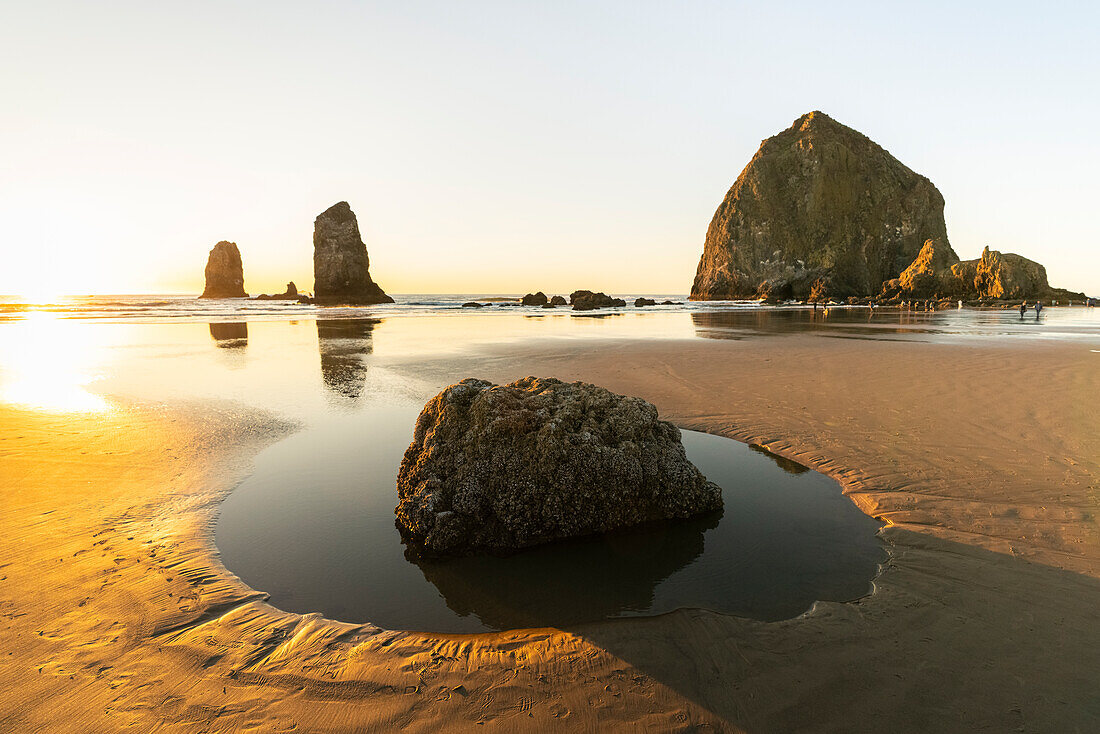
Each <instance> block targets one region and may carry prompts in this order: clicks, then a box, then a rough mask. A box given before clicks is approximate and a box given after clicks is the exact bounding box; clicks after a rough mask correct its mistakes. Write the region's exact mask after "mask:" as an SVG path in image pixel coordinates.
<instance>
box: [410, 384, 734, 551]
mask: <svg viewBox="0 0 1100 734" xmlns="http://www.w3.org/2000/svg"><path fill="white" fill-rule="evenodd" d="M397 496H398V505H397V508H396V509H395V513H396V515H397V526H398V528H399V529H400V531H401V534H402V535H403V536H404V537H405V539H406V541H408V542H409V543H410V548H412V549H415V550H417V551H419V552H421V553H423V554H426V555H461V554H469V553H477V552H509V551H514V550H517V549H519V548H525V547H528V546H532V545H537V544H539V543H546V542H549V541H553V540H558V539H562V538H571V537H576V536H581V535H590V534H593V533H603V532H607V531H609V530H614V529H616V528H622V527H628V526H631V525H637V524H638V523H643V522H647V521H651V520H663V519H672V518H686V517H691V516H694V515H699V514H702V513H706V512H712V511H714V510H717V509H719V508H721V507H722V491H721V489H720V488H719V487H718V486H717V485H716V484H714V483H713V482H708V481H707V479H706V477H704V476H703V475H702V473H700V472H699V470H698V469H697V468H695V465H694V464H692V463H691V462H690V461H688V459H687V455H686V454H685V453H684V447H683V444H682V443H681V442H680V431H679V430H678V429H677V428H676V427H675V426H673V425H672V424H671V423H668V422H666V421H662V420H659V419H658V417H657V409H656V408H655V407H653V405H651V404H650V403H647V402H646V401H644V400H642V399H640V398H630V397H623V396H622V395H616V394H615V393H612V392H610V391H608V390H605V389H603V388H601V387H597V386H595V385H589V384H586V383H583V382H574V383H571V384H570V383H565V382H561V381H560V380H555V379H542V378H537V377H525V378H523V379H522V380H517V381H516V382H513V383H511V384H510V385H494V384H492V383H490V382H486V381H484V380H475V379H466V380H463V381H462V382H460V383H458V384H457V385H452V386H451V387H448V388H447V389H446V390H444V391H443V392H441V393H440V394H439V395H436V396H435V397H434V398H432V400H431V401H429V402H428V404H427V405H426V406H425V407H424V410H423V412H421V414H420V417H419V418H418V419H417V421H416V429H415V432H414V434H413V442H412V445H410V446H409V448H408V450H407V451H406V452H405V458H404V459H403V460H402V461H401V468H400V470H399V473H398V475H397Z"/></svg>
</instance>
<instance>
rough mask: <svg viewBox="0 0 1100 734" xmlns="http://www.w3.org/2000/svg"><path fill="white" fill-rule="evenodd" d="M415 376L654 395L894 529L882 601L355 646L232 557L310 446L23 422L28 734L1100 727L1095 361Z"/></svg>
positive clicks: (0, 686)
mask: <svg viewBox="0 0 1100 734" xmlns="http://www.w3.org/2000/svg"><path fill="white" fill-rule="evenodd" d="M1092 347H1093V348H1096V345H1095V344H1093V345H1092ZM393 368H394V369H398V370H400V369H402V367H401V366H400V365H393ZM404 369H407V370H408V371H410V373H411V372H414V371H415V372H416V373H417V374H419V375H420V376H421V377H423V376H425V375H427V376H429V379H432V380H436V381H439V382H447V381H453V380H455V379H458V378H460V377H465V376H468V375H478V376H482V377H486V378H489V379H494V380H497V381H503V380H511V379H515V378H516V377H520V376H523V375H526V374H539V375H553V376H557V377H560V378H563V379H584V380H586V381H591V382H595V383H598V384H601V385H604V386H606V387H608V388H610V389H612V390H615V391H618V392H623V393H627V394H634V395H639V396H642V397H644V398H646V399H648V400H651V401H653V402H654V403H655V404H656V405H657V406H658V408H659V409H660V410H661V412H662V415H663V416H664V417H666V418H669V419H671V420H673V421H675V422H676V423H678V424H679V425H681V426H683V427H685V428H693V429H698V430H705V431H709V432H713V433H718V434H722V435H726V436H729V437H733V438H738V439H741V440H745V441H753V442H757V443H761V444H764V445H766V446H767V447H768V448H769V449H771V450H772V451H774V452H776V453H778V454H780V455H783V456H786V457H788V458H791V459H794V460H797V461H799V462H802V463H804V464H807V465H809V466H812V467H814V468H816V469H818V470H820V471H823V472H825V473H827V474H829V475H831V476H833V477H835V478H836V479H838V480H839V481H840V482H841V484H842V485H843V487H844V489H845V492H846V493H847V494H848V495H849V496H850V497H851V498H852V499H853V501H854V502H856V503H857V505H858V506H859V507H860V508H861V509H863V510H864V511H865V512H867V513H868V514H871V515H874V516H876V517H880V518H881V519H883V520H884V521H886V522H887V523H888V524H889V525H888V527H887V528H885V529H884V531H883V538H884V541H885V543H886V547H887V550H888V552H889V555H890V560H889V561H888V562H887V564H886V566H885V568H884V569H883V571H882V573H881V575H880V576H879V577H878V579H877V580H876V590H875V592H874V593H873V594H872V595H871V596H869V597H866V598H864V599H862V600H860V601H858V602H852V603H846V604H835V603H830V604H818V605H817V606H816V607H815V608H814V609H813V610H811V611H810V612H809V613H807V614H805V615H803V616H802V617H799V618H797V619H793V620H788V621H785V622H778V623H762V622H754V621H749V620H744V619H738V618H734V617H728V616H724V615H720V614H715V613H712V612H707V611H702V610H684V611H679V612H674V613H672V614H668V615H664V616H661V617H655V618H649V619H633V620H621V621H613V622H606V623H599V624H592V625H585V626H581V627H577V628H570V629H568V630H523V631H515V632H508V633H499V634H486V635H477V636H429V635H421V634H413V633H405V632H390V631H384V630H380V629H377V628H374V627H370V626H353V625H345V624H338V623H334V622H330V621H326V620H324V619H321V618H319V617H316V616H309V615H306V616H302V615H293V614H286V613H283V612H280V611H278V610H276V609H274V608H272V607H270V606H269V605H267V604H265V603H264V602H263V600H262V597H261V595H259V594H258V593H257V592H255V591H253V590H251V589H249V588H248V587H246V586H245V585H243V584H242V583H241V582H240V581H239V580H237V579H236V578H235V577H234V576H233V575H232V574H230V573H229V572H228V571H226V570H225V569H224V568H223V567H222V566H221V564H220V562H219V561H218V559H217V556H216V549H215V548H214V546H213V541H212V520H213V517H214V513H215V512H216V510H217V505H218V502H219V501H220V500H221V499H222V498H223V497H224V496H225V494H226V493H227V492H228V491H230V490H231V489H232V487H233V486H234V485H235V483H236V482H238V481H239V480H240V479H241V478H242V477H243V476H245V475H246V473H247V471H248V467H249V461H250V459H251V457H253V456H255V454H256V452H257V451H258V450H259V449H260V448H261V447H262V446H265V445H268V444H270V443H271V442H273V441H275V440H278V439H279V438H280V437H283V436H285V435H287V434H288V433H289V432H290V431H292V430H294V426H292V425H289V424H287V423H285V422H283V421H280V420H279V419H277V418H275V417H273V416H271V415H267V414H263V413H254V414H250V415H242V414H241V413H239V412H234V411H229V410H226V411H221V410H218V408H217V406H216V405H209V404H202V405H190V404H175V405H169V406H154V405H141V404H136V405H133V406H130V407H128V409H126V410H123V411H117V412H112V413H107V414H100V415H94V416H88V417H79V416H72V415H69V416H64V415H62V416H59V415H51V414H48V413H36V412H30V411H25V410H19V409H15V408H9V407H4V408H2V409H0V488H2V491H3V503H4V508H3V513H2V515H3V518H4V527H3V530H4V532H3V534H2V535H0V660H2V663H0V730H13V731H34V730H38V729H42V730H50V731H113V730H118V729H122V728H124V727H133V728H135V729H136V730H149V729H152V728H154V727H156V726H158V725H161V726H165V727H167V728H171V729H176V730H183V731H234V730H249V729H252V730H256V731H289V730H295V731H313V730H326V731H351V730H385V729H396V728H403V729H405V730H408V731H438V730H441V729H443V728H450V729H457V730H462V729H473V728H476V727H477V725H478V724H482V723H484V724H488V725H490V726H492V727H496V728H499V729H504V730H514V731H523V730H534V729H551V728H553V729H554V730H575V731H591V730H595V729H597V728H603V729H612V730H614V729H632V728H633V729H645V730H657V731H665V730H691V729H708V728H710V729H714V730H722V731H748V732H771V731H790V730H813V731H860V730H862V731H885V730H892V731H926V730H938V731H973V730H983V729H984V730H990V731H1095V730H1096V729H1097V728H1100V695H1098V694H1097V686H1096V681H1097V674H1098V666H1100V663H1098V661H1100V611H1098V610H1100V528H1098V526H1097V519H1096V517H1097V514H1098V513H1100V463H1098V462H1100V415H1098V411H1097V409H1096V395H1100V354H1097V353H1093V352H1091V351H1090V348H1089V346H1088V345H1082V344H1075V343H1066V342H1056V343H1055V342H1050V343H1047V342H1039V341H1036V342H1030V343H1024V344H1021V343H1013V344H1012V345H1004V344H1001V345H994V346H975V345H968V344H951V345H947V344H930V343H916V342H907V341H896V342H879V341H857V340H847V339H821V338H814V337H809V336H788V337H784V338H782V339H759V340H753V341H732V340H726V341H722V340H705V339H700V340H690V341H689V340H685V341H677V340H664V341H660V342H647V341H643V340H633V339H631V340H625V339H624V340H616V341H600V340H594V339H589V340H556V341H552V342H546V343H543V344H541V345H537V346H527V347H523V348H522V349H517V348H514V347H513V348H506V347H503V346H500V347H492V348H485V349H483V350H481V351H480V352H479V353H477V354H468V355H459V356H452V357H448V358H446V359H439V360H437V361H434V362H431V363H429V364H426V365H425V364H423V363H416V364H415V365H414V364H412V363H410V364H408V365H406V366H405V367H404Z"/></svg>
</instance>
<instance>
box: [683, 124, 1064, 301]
mask: <svg viewBox="0 0 1100 734" xmlns="http://www.w3.org/2000/svg"><path fill="white" fill-rule="evenodd" d="M943 206H944V201H943V196H942V195H941V194H940V192H939V190H937V189H936V187H935V186H934V185H933V184H932V182H931V181H929V180H928V179H927V178H925V177H924V176H921V175H920V174H918V173H915V172H914V171H912V170H910V169H909V168H908V167H906V166H905V165H904V164H903V163H901V162H900V161H898V159H896V158H895V157H894V156H892V155H890V153H889V152H887V151H886V150H885V149H883V148H882V147H881V146H879V145H878V144H876V143H875V142H874V141H872V140H871V139H870V138H868V137H867V136H865V135H863V134H862V133H860V132H857V131H856V130H853V129H852V128H849V127H846V126H845V125H842V124H840V123H839V122H837V121H836V120H833V119H832V118H831V117H829V116H828V115H825V114H823V113H821V112H809V113H807V114H805V115H803V116H802V117H800V118H798V119H797V120H795V122H794V124H793V125H791V127H790V128H788V129H787V130H784V131H783V132H781V133H779V134H778V135H775V136H773V137H771V138H768V139H767V140H765V141H764V142H763V143H761V145H760V148H759V150H757V152H756V155H754V156H753V158H752V160H751V161H749V164H748V165H747V166H745V169H744V170H743V171H742V172H741V175H740V176H738V178H737V181H736V182H735V183H734V184H733V187H732V188H731V189H730V190H729V192H728V193H727V194H726V198H725V199H724V200H723V201H722V204H721V205H720V206H719V207H718V210H717V211H716V212H715V214H714V218H713V219H712V220H711V223H710V227H709V228H708V230H707V236H706V241H705V243H704V245H703V255H702V257H701V258H700V260H699V267H698V270H697V272H696V275H695V281H694V283H693V284H692V288H691V299H692V300H695V301H713V300H730V299H764V300H768V301H779V300H787V299H797V300H812V301H824V300H828V299H847V298H856V299H874V300H881V301H901V300H906V299H915V298H920V299H943V298H951V299H960V300H967V301H995V300H1005V299H1022V298H1047V299H1053V298H1066V299H1084V295H1083V294H1080V293H1073V292H1070V291H1066V290H1062V289H1055V288H1051V286H1050V284H1049V283H1048V282H1047V275H1046V269H1045V268H1044V267H1043V266H1042V265H1040V264H1039V263H1036V262H1033V261H1031V260H1028V259H1027V258H1024V257H1021V256H1020V255H1014V254H1010V253H1000V252H997V251H995V250H990V249H988V248H986V250H985V252H984V253H983V254H982V256H981V258H979V259H977V260H967V261H963V260H960V259H959V256H958V255H957V254H955V251H954V250H953V249H952V248H951V243H950V242H949V240H948V238H947V226H946V224H945V223H944V218H943Z"/></svg>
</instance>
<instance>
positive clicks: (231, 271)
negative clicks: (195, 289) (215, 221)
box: [199, 240, 248, 298]
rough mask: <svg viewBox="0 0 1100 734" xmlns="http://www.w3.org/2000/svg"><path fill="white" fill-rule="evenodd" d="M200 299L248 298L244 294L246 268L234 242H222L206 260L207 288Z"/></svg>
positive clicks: (215, 246)
mask: <svg viewBox="0 0 1100 734" xmlns="http://www.w3.org/2000/svg"><path fill="white" fill-rule="evenodd" d="M199 298H248V294H247V293H245V292H244V266H243V265H242V264H241V252H240V250H238V249H237V245H236V243H234V242H226V241H225V240H222V241H221V242H219V243H218V244H216V245H214V249H213V250H211V251H210V255H209V257H207V258H206V287H205V288H203V291H202V295H201V296H199Z"/></svg>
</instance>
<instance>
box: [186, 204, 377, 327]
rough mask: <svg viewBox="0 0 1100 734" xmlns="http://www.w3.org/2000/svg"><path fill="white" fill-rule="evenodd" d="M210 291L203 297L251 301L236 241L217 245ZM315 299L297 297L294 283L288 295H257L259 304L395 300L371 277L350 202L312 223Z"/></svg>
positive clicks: (209, 260) (208, 273)
mask: <svg viewBox="0 0 1100 734" xmlns="http://www.w3.org/2000/svg"><path fill="white" fill-rule="evenodd" d="M205 276H206V287H205V288H204V289H203V292H202V295H201V296H200V298H247V297H248V293H246V292H245V290H244V266H243V265H242V263H241V253H240V250H238V249H237V245H236V244H235V243H233V242H225V241H222V242H219V243H218V244H216V245H214V249H212V250H211V251H210V255H209V257H208V258H207V261H206V271H205ZM313 277H314V296H313V297H312V298H310V297H309V296H305V295H302V294H300V293H298V288H297V286H295V285H294V281H290V282H289V283H287V284H286V291H285V292H283V293H276V294H263V295H259V296H256V300H259V301H297V302H299V303H319V304H331V305H336V304H347V305H355V306H360V305H370V304H375V303H393V299H392V298H390V297H389V296H388V295H386V293H385V292H384V291H383V290H382V289H381V288H380V287H379V286H378V284H377V283H375V282H374V280H373V279H372V278H371V277H370V258H369V257H368V256H367V246H366V244H364V243H363V238H362V236H361V235H360V234H359V222H358V220H357V219H356V218H355V212H353V211H352V210H351V207H350V206H349V205H348V203H347V202H346V201H341V202H339V203H337V204H334V205H333V206H331V207H329V208H328V209H326V210H325V211H323V212H322V213H321V214H319V215H318V216H317V219H315V220H314V222H313Z"/></svg>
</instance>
